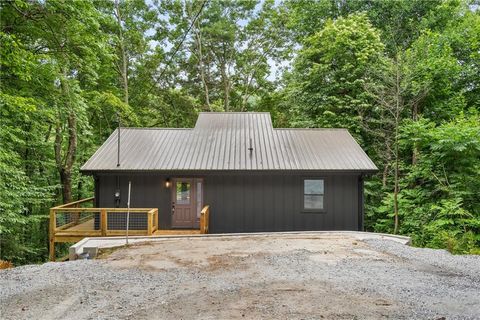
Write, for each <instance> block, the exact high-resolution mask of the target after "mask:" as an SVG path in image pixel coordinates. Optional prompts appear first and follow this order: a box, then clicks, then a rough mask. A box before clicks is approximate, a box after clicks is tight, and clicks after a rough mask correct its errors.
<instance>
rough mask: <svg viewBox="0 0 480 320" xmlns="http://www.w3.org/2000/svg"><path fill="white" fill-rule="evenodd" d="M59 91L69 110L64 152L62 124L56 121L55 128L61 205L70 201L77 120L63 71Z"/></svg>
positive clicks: (75, 150)
mask: <svg viewBox="0 0 480 320" xmlns="http://www.w3.org/2000/svg"><path fill="white" fill-rule="evenodd" d="M61 89H62V95H63V97H64V99H65V100H64V101H65V104H67V108H66V109H68V110H69V111H68V112H69V114H68V118H67V130H68V145H67V149H66V150H65V152H62V149H63V146H62V144H63V143H62V142H63V132H62V123H61V122H60V121H58V122H57V125H56V128H55V162H56V165H57V170H58V173H59V175H60V182H61V184H62V198H63V203H68V202H71V201H72V168H73V164H74V163H75V156H76V152H77V118H76V115H75V111H74V110H73V108H72V105H71V102H70V99H72V97H71V96H70V88H69V84H68V79H67V73H66V71H65V70H63V79H62V80H61ZM62 154H63V157H62Z"/></svg>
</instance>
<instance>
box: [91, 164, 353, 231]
mask: <svg viewBox="0 0 480 320" xmlns="http://www.w3.org/2000/svg"><path fill="white" fill-rule="evenodd" d="M175 177H192V178H203V179H204V180H203V181H204V195H203V200H204V204H205V205H210V232H211V233H230V232H262V231H300V230H359V228H361V223H362V221H361V220H360V221H359V217H361V215H362V212H361V210H362V208H361V203H360V201H359V200H361V199H359V194H360V193H361V192H360V191H361V190H360V188H361V185H360V184H359V175H358V174H347V173H341V174H331V173H330V174H326V173H325V174H323V173H320V172H316V173H300V172H299V173H296V172H288V173H285V172H282V173H268V172H267V173H230V172H228V173H226V172H225V173H201V174H200V173H198V174H184V173H173V172H172V173H171V174H168V175H166V174H154V173H150V174H148V173H134V174H133V173H132V174H127V173H122V174H120V175H118V183H119V186H120V192H121V199H120V207H126V205H127V193H128V181H131V182H132V198H131V206H132V207H143V208H158V209H159V227H160V228H161V229H168V228H170V227H171V221H172V214H171V189H169V188H166V187H165V181H166V179H167V178H169V179H170V180H172V178H175ZM309 178H323V179H325V198H324V204H325V211H324V212H316V213H312V212H305V211H304V210H303V191H304V190H303V181H304V179H309ZM95 181H96V198H97V204H96V205H97V206H99V207H114V206H115V200H114V192H115V189H116V188H117V176H116V175H114V174H101V175H97V176H96V180H95Z"/></svg>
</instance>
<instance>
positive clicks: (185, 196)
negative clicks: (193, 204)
mask: <svg viewBox="0 0 480 320" xmlns="http://www.w3.org/2000/svg"><path fill="white" fill-rule="evenodd" d="M176 192H177V196H176V199H177V204H190V183H189V182H177V185H176Z"/></svg>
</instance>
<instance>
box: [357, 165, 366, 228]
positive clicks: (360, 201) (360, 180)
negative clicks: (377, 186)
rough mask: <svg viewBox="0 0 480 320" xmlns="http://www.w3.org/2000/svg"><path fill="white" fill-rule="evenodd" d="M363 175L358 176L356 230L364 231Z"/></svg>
mask: <svg viewBox="0 0 480 320" xmlns="http://www.w3.org/2000/svg"><path fill="white" fill-rule="evenodd" d="M363 181H364V175H363V173H362V174H360V176H359V177H358V231H364V223H363V221H364V211H365V209H364V205H365V203H364V202H365V199H364V185H363Z"/></svg>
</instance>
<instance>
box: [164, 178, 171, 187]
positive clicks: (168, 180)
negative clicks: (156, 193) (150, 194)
mask: <svg viewBox="0 0 480 320" xmlns="http://www.w3.org/2000/svg"><path fill="white" fill-rule="evenodd" d="M170 185H171V183H170V179H169V178H167V180H165V188H170Z"/></svg>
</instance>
